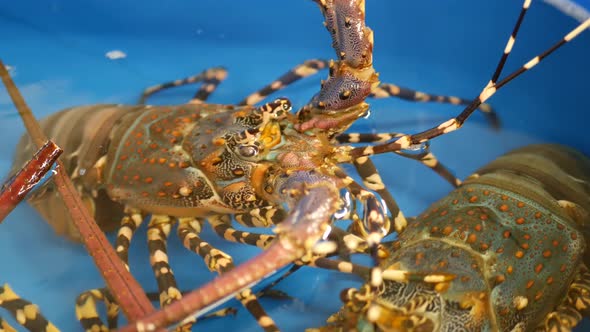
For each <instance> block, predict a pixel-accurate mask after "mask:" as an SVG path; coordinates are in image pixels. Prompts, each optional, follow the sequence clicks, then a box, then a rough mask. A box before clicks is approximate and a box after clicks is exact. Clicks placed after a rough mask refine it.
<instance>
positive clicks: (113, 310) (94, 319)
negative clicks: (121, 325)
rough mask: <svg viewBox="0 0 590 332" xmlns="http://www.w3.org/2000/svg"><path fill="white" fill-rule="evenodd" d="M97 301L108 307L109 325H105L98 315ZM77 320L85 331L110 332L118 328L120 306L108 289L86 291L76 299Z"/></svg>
mask: <svg viewBox="0 0 590 332" xmlns="http://www.w3.org/2000/svg"><path fill="white" fill-rule="evenodd" d="M96 301H100V302H103V303H104V304H105V306H106V312H107V324H108V325H105V324H104V323H103V321H102V320H101V319H100V316H99V314H98V310H97V305H96ZM76 318H77V319H78V321H79V322H80V324H81V325H82V328H83V329H84V331H108V330H110V329H115V328H117V321H118V318H119V305H118V304H117V302H116V301H115V299H114V298H113V296H112V294H111V292H110V291H109V290H108V289H107V288H97V289H92V290H89V291H86V292H84V293H82V294H80V295H78V298H77V299H76Z"/></svg>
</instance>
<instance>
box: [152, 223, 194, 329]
mask: <svg viewBox="0 0 590 332" xmlns="http://www.w3.org/2000/svg"><path fill="white" fill-rule="evenodd" d="M172 224H173V219H172V218H171V217H169V216H165V215H152V216H151V219H150V222H149V225H148V229H147V240H148V250H149V254H150V264H151V266H152V270H153V272H154V275H155V276H156V280H157V281H158V289H159V291H160V305H161V306H162V307H165V306H168V305H169V304H170V303H172V302H174V301H177V300H180V298H182V294H181V292H180V290H179V289H178V287H177V285H176V278H175V277H174V272H172V268H171V267H170V264H169V262H168V253H167V249H166V247H167V244H166V242H167V240H168V235H169V234H170V230H171V228H172ZM194 321H195V319H194V318H192V319H190V320H188V321H184V322H183V325H182V326H180V327H179V329H177V331H178V330H180V331H190V329H191V326H192V323H194Z"/></svg>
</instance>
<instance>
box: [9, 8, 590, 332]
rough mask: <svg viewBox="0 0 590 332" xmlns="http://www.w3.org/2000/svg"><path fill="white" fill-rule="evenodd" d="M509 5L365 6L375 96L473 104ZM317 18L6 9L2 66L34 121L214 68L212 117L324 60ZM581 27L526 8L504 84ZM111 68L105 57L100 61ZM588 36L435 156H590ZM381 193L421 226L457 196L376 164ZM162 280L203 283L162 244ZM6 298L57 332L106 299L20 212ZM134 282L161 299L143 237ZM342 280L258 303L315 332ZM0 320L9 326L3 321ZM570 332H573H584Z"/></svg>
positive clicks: (404, 112)
mask: <svg viewBox="0 0 590 332" xmlns="http://www.w3.org/2000/svg"><path fill="white" fill-rule="evenodd" d="M519 9H520V2H519V1H508V0H505V1H493V2H492V1H489V2H485V3H483V2H478V3H477V4H474V3H473V2H472V1H467V0H455V1H452V2H451V1H446V2H444V3H443V2H440V1H420V2H409V1H406V2H395V3H394V2H391V1H386V0H380V1H378V0H373V1H369V2H368V3H367V21H368V24H369V25H370V27H371V28H372V29H373V30H374V31H375V54H374V61H375V67H376V68H377V70H378V71H379V72H380V74H381V76H380V78H381V80H382V81H385V82H393V83H397V84H400V85H403V86H408V87H412V88H416V89H420V90H422V91H427V92H434V93H439V94H453V95H458V96H465V97H474V96H476V95H477V94H478V93H479V91H480V89H481V88H483V86H484V85H485V84H486V83H487V81H488V80H489V77H490V75H491V73H492V71H493V68H494V67H495V65H496V63H497V61H498V58H499V56H500V54H501V52H502V50H503V49H504V45H505V42H506V39H507V36H508V34H509V33H510V31H511V30H512V24H513V22H514V20H515V19H516V16H517V15H518V11H519ZM321 21H322V17H321V15H320V13H319V10H318V9H317V8H316V5H315V4H314V3H312V2H311V1H299V0H297V1H285V2H282V3H281V5H280V6H279V5H277V4H276V2H274V1H261V0H260V1H258V0H257V1H248V2H234V1H229V0H223V1H221V0H220V1H215V2H212V1H211V2H207V3H202V2H188V1H180V0H179V1H175V2H169V3H168V4H167V5H166V8H162V5H161V3H160V2H156V1H145V2H142V4H141V7H136V3H134V2H117V3H109V4H104V3H103V2H99V1H86V2H83V3H82V2H75V1H65V0H62V1H59V0H55V1H47V2H43V3H38V2H35V1H31V0H28V1H19V2H8V1H2V2H0V32H1V33H0V57H1V58H2V60H3V61H4V62H5V63H6V64H8V65H10V66H11V67H12V72H13V75H15V81H16V83H17V85H18V86H19V87H20V89H21V91H22V93H23V94H24V97H25V99H26V100H27V102H28V103H29V106H30V107H31V108H32V110H33V112H34V113H35V115H37V116H38V117H43V116H45V115H48V114H51V113H52V112H55V111H57V110H59V109H61V108H64V107H67V106H72V105H80V104H93V103H106V102H117V103H134V102H136V100H137V98H138V97H139V93H140V92H141V91H142V89H143V88H145V87H147V86H150V85H153V84H157V83H160V82H163V81H167V80H170V79H176V78H180V77H184V76H187V75H190V74H195V73H197V72H200V71H201V70H202V69H204V68H207V67H212V66H218V65H223V66H226V67H227V68H228V70H229V73H230V75H229V77H228V79H227V80H226V81H225V82H224V83H223V84H222V85H221V86H220V87H219V89H218V90H217V91H216V92H215V93H214V94H213V95H212V97H211V99H210V101H211V102H218V103H232V102H237V101H239V100H240V99H241V98H242V97H244V96H246V95H247V94H249V93H251V92H252V91H254V90H256V89H257V88H259V87H262V86H263V85H265V84H267V83H268V82H270V81H271V80H273V79H275V78H276V77H278V75H280V74H282V73H283V72H284V71H286V70H287V69H288V68H290V67H292V66H294V65H296V64H298V63H300V62H302V61H303V60H305V59H309V58H314V57H322V58H329V57H332V56H333V54H332V53H333V51H332V49H331V48H330V40H329V36H328V33H327V32H326V31H325V29H324V28H323V26H322V25H321ZM575 24H576V22H575V21H574V20H573V19H570V18H568V17H566V16H564V15H562V14H561V13H559V12H557V11H556V10H555V9H554V8H552V7H550V6H548V5H546V4H544V3H536V2H535V3H533V6H532V7H531V10H530V12H529V14H528V16H527V18H526V19H525V22H524V24H523V28H522V31H521V34H520V35H519V39H518V41H517V44H516V47H515V49H514V52H513V55H512V57H511V59H510V60H509V63H508V65H507V70H514V69H516V68H518V66H520V65H521V64H522V63H524V62H525V61H527V60H528V59H529V58H531V57H532V56H534V55H536V54H537V53H538V52H540V51H542V50H544V49H545V48H546V47H548V46H549V45H551V44H552V43H553V42H554V41H557V40H558V39H559V38H561V36H562V35H563V34H564V33H566V32H567V31H569V30H570V29H571V28H573V27H574V25H575ZM107 54H109V57H107ZM589 55H590V33H588V32H586V33H585V34H584V35H582V36H581V37H580V38H579V39H577V40H575V41H574V42H572V43H571V44H568V45H566V46H565V48H563V49H562V50H560V51H558V52H557V53H556V54H555V55H552V56H551V57H550V58H549V59H547V61H546V62H545V63H543V64H541V65H540V66H539V67H538V68H535V69H534V70H533V71H531V72H527V73H526V74H525V75H524V76H523V77H521V78H519V79H517V81H515V82H514V83H511V84H509V85H508V86H507V87H506V88H505V89H503V90H501V91H500V92H499V93H498V94H497V95H496V96H494V97H493V98H492V100H491V103H492V104H493V106H494V107H495V108H496V110H497V111H498V113H499V114H500V117H501V119H502V122H503V129H502V131H501V132H494V131H493V130H491V129H490V128H489V127H488V126H487V124H486V123H485V121H484V118H483V117H482V116H481V115H480V114H475V115H474V116H473V117H472V119H470V120H469V121H468V122H467V124H466V125H465V126H464V128H462V129H461V130H460V131H458V132H456V133H453V134H450V135H447V136H444V137H441V138H439V139H436V140H433V141H432V142H431V149H432V151H433V152H434V153H435V154H436V155H437V156H438V157H439V159H440V160H441V161H443V162H444V163H445V164H447V165H448V166H449V167H450V168H451V169H453V171H454V172H455V173H456V174H457V175H458V176H459V177H461V178H464V177H465V176H467V175H468V174H469V173H470V172H471V171H473V170H475V169H476V168H477V167H479V166H481V165H483V164H485V163H486V162H488V161H490V160H492V159H493V158H495V157H497V156H498V155H500V154H502V153H504V152H506V151H508V150H510V149H512V148H515V147H517V146H522V145H526V144H529V143H534V142H556V143H562V144H568V145H570V146H573V147H575V148H578V149H580V150H582V151H583V152H585V153H586V154H590V140H588V138H587V134H586V133H585V131H586V124H587V121H585V120H583V119H585V118H584V117H583V116H582V114H584V113H585V112H586V111H587V110H588V109H589V107H588V106H589V104H590V102H589V99H588V98H587V84H586V79H587V75H588V73H589V72H590V64H589V63H588V62H587V61H586V59H588V56H589ZM325 75H326V74H325V73H322V74H320V75H319V76H317V77H314V78H312V79H309V80H305V81H303V82H300V83H298V84H296V85H294V86H292V87H290V88H289V89H288V90H285V91H283V92H280V93H278V94H277V95H280V96H288V97H289V98H291V100H292V101H293V103H294V108H298V107H300V106H302V105H303V104H304V103H305V102H306V101H308V100H309V98H310V97H311V96H312V95H313V94H314V93H315V92H316V91H317V90H318V88H319V79H320V78H324V77H325ZM194 89H195V88H194V87H186V88H181V89H176V90H173V91H168V92H165V93H162V94H161V95H158V96H156V97H154V98H153V99H152V100H151V101H152V102H153V103H157V104H166V103H182V102H184V101H186V100H187V99H188V98H190V96H192V93H193V92H194ZM371 105H372V112H371V116H370V117H369V119H366V120H360V121H359V123H358V124H356V125H355V126H354V128H353V131H365V132H366V131H375V132H378V131H386V132H388V131H402V132H415V131H418V130H421V129H426V128H428V127H430V126H432V125H435V124H438V123H440V122H442V121H444V120H447V119H448V118H449V117H450V116H452V115H454V114H457V113H458V112H459V111H460V109H458V108H457V107H453V106H448V105H432V104H415V103H409V102H404V101H399V100H375V101H371ZM22 128H23V127H22V125H21V123H20V120H19V119H18V117H17V116H16V115H15V112H14V110H13V108H12V106H11V104H10V102H9V100H8V97H7V96H6V94H5V93H4V91H3V90H2V92H1V93H0V141H2V142H4V144H2V145H1V146H0V174H6V173H7V171H8V169H9V167H10V164H11V158H12V155H13V153H14V147H15V145H16V141H17V139H18V137H19V136H20V135H21V133H22V132H23V129H22ZM375 161H376V163H377V166H378V167H379V168H380V169H382V176H383V178H384V181H385V183H386V185H387V187H388V188H389V189H390V190H391V191H392V192H393V194H394V196H395V198H396V200H397V201H398V203H399V205H400V206H401V207H402V208H403V210H404V212H405V214H406V215H415V214H417V213H418V212H420V211H422V210H423V209H425V208H426V207H427V206H428V204H430V203H432V202H433V201H435V200H437V199H438V198H440V197H442V196H443V195H444V194H445V193H447V192H449V191H450V190H451V188H450V186H449V185H448V184H447V183H446V182H444V181H443V180H441V179H440V178H438V177H437V176H436V175H435V174H433V173H432V172H431V171H429V170H427V169H426V168H425V167H422V166H420V165H417V164H416V162H413V161H410V160H404V159H403V158H400V157H396V156H393V155H386V156H382V157H380V158H376V159H375ZM203 237H204V238H206V239H207V240H208V241H210V242H211V243H212V244H213V245H216V246H219V247H221V248H223V250H225V251H226V252H228V253H230V254H232V256H233V257H234V258H235V260H236V262H238V263H239V262H242V261H244V260H245V259H246V258H247V257H250V256H252V255H254V254H255V253H256V252H257V249H253V248H246V247H245V246H243V245H232V244H228V243H225V242H224V241H221V240H219V239H217V237H216V236H214V234H212V232H211V231H210V230H209V229H208V228H206V229H205V231H204V234H203ZM169 245H170V247H169V251H170V257H171V261H172V262H171V264H172V267H173V268H174V271H175V274H176V276H177V279H178V282H179V285H180V286H181V288H183V289H189V288H195V287H197V286H198V285H201V284H203V283H204V282H205V281H207V280H210V279H211V278H213V274H211V273H208V272H206V268H205V265H204V264H203V263H202V261H201V260H200V258H198V257H196V255H193V254H191V253H189V252H188V251H186V250H185V249H184V248H182V246H181V244H180V243H179V241H178V240H177V239H176V238H175V237H172V238H171V241H170V244H169ZM0 250H1V252H2V256H0V257H2V258H1V260H0V276H1V277H0V282H8V283H10V284H11V285H12V287H13V288H14V289H15V290H16V291H17V292H18V293H20V294H21V295H22V296H24V297H26V298H28V299H31V300H33V301H34V302H36V303H37V304H39V306H40V307H41V308H42V310H43V312H44V313H45V314H46V315H47V316H48V317H49V318H50V319H51V320H52V321H54V322H55V323H57V324H58V325H59V326H60V327H61V328H62V329H63V330H65V331H73V330H77V328H78V325H77V324H78V323H77V322H76V320H75V316H74V306H73V303H74V299H75V296H76V295H77V294H78V293H80V292H82V291H84V290H86V289H89V288H94V287H100V286H101V285H102V283H101V279H100V276H99V275H98V273H97V271H96V269H95V268H94V265H93V263H92V261H91V259H90V258H88V256H87V254H86V252H85V251H84V249H83V248H81V247H80V246H79V245H75V244H71V243H68V242H67V241H66V240H64V239H61V238H58V237H57V236H55V235H54V234H53V232H52V230H51V229H50V228H49V227H48V226H47V225H45V224H44V223H43V222H42V221H41V219H40V218H39V217H38V216H37V215H36V213H35V211H34V210H32V209H31V208H30V207H28V206H26V205H21V206H19V207H18V208H17V209H16V210H15V211H14V212H13V214H11V216H10V217H9V218H8V219H7V220H6V221H5V222H4V223H3V224H2V225H1V230H0ZM130 257H131V268H132V271H133V272H134V275H136V276H137V277H138V279H139V280H140V282H141V283H142V285H144V287H145V288H146V289H148V290H155V289H156V283H155V281H154V279H153V277H152V274H151V270H150V268H149V263H148V257H147V252H146V249H145V235H144V233H142V232H139V234H138V236H137V238H136V239H134V245H133V246H132V250H131V253H130ZM358 284H359V283H358V281H357V280H356V279H355V278H354V277H351V276H343V275H340V274H338V273H333V272H327V271H321V270H317V269H311V268H304V269H302V271H299V272H297V273H296V274H295V275H293V276H291V277H289V278H288V279H287V280H286V281H285V282H283V283H282V284H280V285H279V286H278V288H279V289H281V290H283V291H286V292H287V293H289V294H290V295H292V296H294V297H295V298H296V299H295V300H275V299H262V300H261V303H262V305H263V306H264V307H265V308H266V310H267V311H268V313H269V314H270V315H271V316H272V317H273V318H274V319H275V320H276V322H277V324H278V325H279V326H280V327H281V328H283V329H284V330H286V331H300V330H302V329H303V328H305V327H310V326H319V325H321V324H323V322H324V320H325V319H326V318H327V317H328V316H329V315H330V314H331V313H333V312H335V311H336V310H337V309H338V307H339V306H340V303H339V300H338V294H339V292H340V290H341V289H343V288H345V287H352V286H358ZM231 305H233V306H235V307H237V308H238V309H239V312H238V315H237V317H235V318H225V319H214V320H211V321H205V322H202V323H199V325H197V327H198V328H200V329H202V330H206V329H210V328H215V327H217V328H220V327H222V328H224V329H226V330H237V329H239V330H242V331H258V330H259V328H258V327H257V325H256V322H255V321H254V319H252V318H251V317H250V316H249V314H248V313H247V312H246V311H245V310H244V309H242V308H241V307H240V306H239V305H238V304H237V303H235V302H232V303H231ZM2 315H3V316H4V317H6V316H7V315H6V314H4V313H3V314H2ZM579 330H583V328H580V329H579Z"/></svg>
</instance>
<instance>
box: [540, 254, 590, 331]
mask: <svg viewBox="0 0 590 332" xmlns="http://www.w3.org/2000/svg"><path fill="white" fill-rule="evenodd" d="M584 316H586V317H587V316H590V272H589V271H588V268H587V267H586V266H585V265H582V266H581V268H580V271H579V272H578V274H577V275H576V277H575V278H574V280H573V281H572V284H571V285H570V288H569V290H568V293H567V297H566V299H565V300H564V302H563V303H562V304H560V305H559V306H558V307H557V309H556V310H555V311H553V312H551V313H549V314H548V315H547V316H546V317H545V322H544V326H543V327H544V330H545V331H548V332H549V331H571V330H572V329H573V328H574V327H576V325H578V323H579V322H580V320H582V317H584Z"/></svg>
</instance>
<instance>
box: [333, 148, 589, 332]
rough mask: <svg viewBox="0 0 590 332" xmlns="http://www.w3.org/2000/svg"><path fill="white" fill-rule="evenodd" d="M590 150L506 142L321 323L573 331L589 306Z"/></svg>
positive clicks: (360, 327)
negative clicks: (504, 149)
mask: <svg viewBox="0 0 590 332" xmlns="http://www.w3.org/2000/svg"><path fill="white" fill-rule="evenodd" d="M589 222H590V159H589V158H588V157H586V156H584V155H583V154H581V153H580V152H578V151H576V150H574V149H572V148H569V147H566V146H561V145H556V144H538V145H529V146H525V147H523V148H519V149H516V150H513V151H511V152H509V153H507V154H505V155H503V156H501V157H499V158H497V159H496V160H494V161H492V162H491V163H489V164H488V165H486V166H484V167H482V168H480V169H479V170H478V171H476V172H475V173H474V174H473V175H471V176H470V177H468V178H467V179H466V181H465V182H463V184H462V185H461V186H460V187H459V188H457V189H456V190H454V191H453V192H451V193H450V194H449V195H447V196H446V197H444V198H442V199H441V200H439V201H438V202H436V203H434V204H433V205H432V206H430V207H429V208H428V209H427V210H426V211H425V212H423V213H422V214H420V215H419V216H418V217H416V219H415V220H413V221H412V222H411V223H410V224H409V225H408V228H407V229H406V230H405V231H403V232H402V233H400V234H399V237H398V239H397V240H395V241H393V242H390V243H389V244H387V245H386V247H387V248H388V249H389V252H390V255H389V257H387V258H386V259H385V260H384V261H383V262H382V264H381V266H380V269H381V270H382V272H375V271H374V272H373V273H379V275H378V276H377V277H374V279H373V278H370V279H371V281H370V282H368V283H367V284H365V285H363V286H362V287H361V288H359V289H348V290H345V291H343V293H342V298H343V299H344V300H345V304H344V306H343V307H342V309H341V310H340V312H338V313H337V314H335V315H333V316H332V317H331V318H330V319H329V321H331V325H328V326H327V327H324V328H323V329H321V330H326V331H335V330H345V331H353V330H356V331H533V330H535V331H537V330H543V331H571V329H572V328H574V327H575V326H576V325H577V324H578V322H579V321H580V320H581V319H582V316H589V315H590V307H589V306H590V271H589V270H588V264H589V263H590V252H589V249H588V247H587V246H588V241H589V240H590V228H589V227H590V226H589V225H590V224H589Z"/></svg>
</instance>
